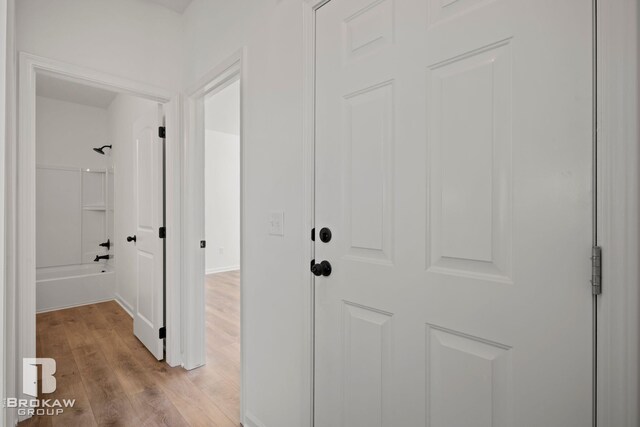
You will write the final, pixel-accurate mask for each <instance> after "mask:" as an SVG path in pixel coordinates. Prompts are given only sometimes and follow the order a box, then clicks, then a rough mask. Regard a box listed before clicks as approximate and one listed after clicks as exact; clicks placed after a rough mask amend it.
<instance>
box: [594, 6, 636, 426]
mask: <svg viewBox="0 0 640 427" xmlns="http://www.w3.org/2000/svg"><path fill="white" fill-rule="evenodd" d="M638 12H639V6H638V2H637V1H635V0H600V1H598V41H597V44H598V76H597V79H598V103H597V104H598V195H599V196H598V206H597V209H598V234H599V239H598V240H599V242H598V243H599V245H600V246H601V247H602V256H603V263H602V264H603V277H602V295H601V296H600V297H598V299H599V301H598V320H599V324H598V426H599V427H636V426H638V425H640V414H639V407H638V399H639V394H638V393H639V390H638V382H639V376H638V365H639V363H640V359H639V356H638V349H639V346H640V339H639V338H640V320H639V319H640V316H639V301H640V292H639V286H638V284H639V283H640V272H639V271H638V259H640V250H639V246H638V243H639V228H638V225H639V224H638V221H639V218H640V207H639V205H640V198H639V194H638V189H639V185H638V183H639V177H640V173H639V167H640V166H639V162H640V150H639V147H638V136H639V132H638V117H640V116H639V113H640V109H639V108H638V80H637V79H638V71H639V68H638V59H639V57H638V47H639V46H638V44H639V43H638V35H639V34H638Z"/></svg>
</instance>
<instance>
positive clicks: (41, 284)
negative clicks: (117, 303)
mask: <svg viewBox="0 0 640 427" xmlns="http://www.w3.org/2000/svg"><path fill="white" fill-rule="evenodd" d="M114 286H115V273H114V271H113V267H111V266H110V265H108V264H104V263H102V262H101V263H99V264H80V265H68V266H64V267H45V268H39V269H37V271H36V289H37V291H36V312H37V313H42V312H45V311H52V310H59V309H62V308H69V307H76V306H79V305H85V304H92V303H96V302H102V301H108V300H112V299H113V292H114Z"/></svg>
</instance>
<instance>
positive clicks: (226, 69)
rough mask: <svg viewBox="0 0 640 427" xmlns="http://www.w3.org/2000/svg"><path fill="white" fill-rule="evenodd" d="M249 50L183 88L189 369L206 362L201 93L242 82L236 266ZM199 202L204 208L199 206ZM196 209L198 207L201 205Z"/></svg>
mask: <svg viewBox="0 0 640 427" xmlns="http://www.w3.org/2000/svg"><path fill="white" fill-rule="evenodd" d="M246 63H247V54H246V50H245V49H244V48H242V49H240V50H238V51H236V52H235V53H234V54H233V55H231V56H230V57H228V58H227V59H226V60H224V61H223V62H221V63H220V64H218V65H217V66H216V67H214V68H213V69H211V70H210V71H209V72H207V73H206V74H205V75H204V76H203V77H201V78H200V79H199V80H198V81H197V82H196V83H195V84H194V85H193V86H192V87H191V88H190V89H189V90H188V92H187V97H186V99H185V108H184V120H183V122H184V123H185V144H184V153H183V154H184V157H183V165H182V170H183V190H182V194H183V206H182V218H183V227H184V228H183V236H182V237H183V245H182V246H183V251H184V252H183V260H184V262H183V274H182V283H184V286H183V288H182V305H181V308H182V339H183V345H184V352H183V366H184V367H185V369H193V368H196V367H198V366H201V365H203V364H204V363H205V361H206V344H205V341H206V336H205V311H204V274H203V272H204V271H205V265H204V253H203V251H202V249H201V248H200V240H202V239H204V235H201V234H202V233H204V210H203V209H202V207H203V206H204V205H203V201H204V182H203V179H202V173H203V171H204V156H203V153H204V116H203V113H204V97H205V95H207V94H208V93H210V92H212V91H215V90H217V89H219V88H221V87H222V86H224V85H226V84H228V83H229V82H231V81H233V80H235V79H239V80H240V269H241V270H242V269H243V263H244V259H245V248H246V245H245V242H244V240H245V233H244V229H245V224H246V216H245V206H246V201H245V195H246V191H245V185H246V177H245V172H246V161H245V148H244V147H245V141H244V138H245V135H246V133H245V129H247V114H246V113H247V105H248V103H247V91H246V89H245V88H246V86H247V84H248V78H247V67H246ZM201 205H202V206H201ZM199 207H200V208H199ZM243 282H244V279H243V277H242V275H241V276H240V421H241V422H242V423H244V422H245V420H246V417H245V410H246V399H245V390H246V389H247V387H246V374H245V367H246V357H245V349H246V333H245V320H246V313H245V307H246V304H245V293H244V292H242V289H243V288H244V283H243Z"/></svg>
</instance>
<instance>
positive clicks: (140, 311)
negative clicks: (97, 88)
mask: <svg viewBox="0 0 640 427" xmlns="http://www.w3.org/2000/svg"><path fill="white" fill-rule="evenodd" d="M159 123H160V121H159V117H158V116H157V115H153V114H148V115H145V116H142V117H141V118H139V119H138V120H137V121H136V122H135V124H134V130H133V135H134V141H135V146H136V150H135V152H136V162H135V167H136V172H135V177H136V182H135V184H134V185H135V197H136V206H137V207H136V224H137V230H136V242H135V245H136V269H137V277H136V278H137V298H136V301H137V302H136V307H135V316H134V319H133V331H134V334H135V335H136V337H138V339H140V341H141V342H142V343H143V344H144V345H145V346H146V347H147V348H148V349H149V351H150V352H151V353H152V354H153V355H154V356H155V357H156V359H158V360H161V359H163V358H164V354H163V353H164V339H160V338H159V331H160V328H161V327H163V326H164V247H163V242H164V241H163V239H160V237H159V229H160V227H161V226H163V224H164V213H163V212H164V210H163V206H164V188H163V173H164V172H163V165H164V156H163V140H162V139H160V138H159V137H158V126H159Z"/></svg>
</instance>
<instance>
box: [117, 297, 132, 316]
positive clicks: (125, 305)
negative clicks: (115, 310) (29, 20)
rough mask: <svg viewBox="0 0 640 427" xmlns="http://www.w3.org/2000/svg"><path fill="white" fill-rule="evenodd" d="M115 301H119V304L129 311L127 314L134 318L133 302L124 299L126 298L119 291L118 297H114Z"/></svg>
mask: <svg viewBox="0 0 640 427" xmlns="http://www.w3.org/2000/svg"><path fill="white" fill-rule="evenodd" d="M114 301H115V302H117V303H118V305H119V306H120V307H122V309H123V310H124V311H126V312H127V314H128V315H129V317H131V318H132V319H133V307H132V306H131V304H129V303H128V302H126V301H125V300H124V298H122V297H121V296H120V294H119V293H117V292H116V297H115V298H114Z"/></svg>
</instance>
